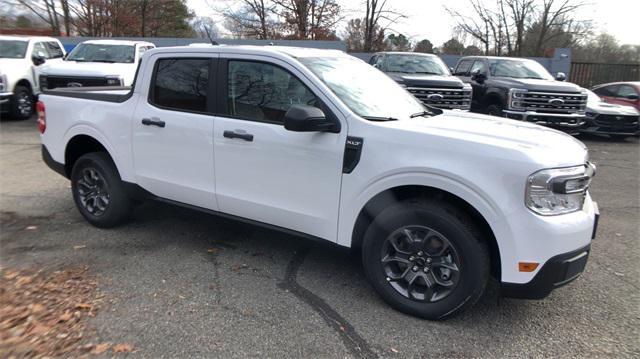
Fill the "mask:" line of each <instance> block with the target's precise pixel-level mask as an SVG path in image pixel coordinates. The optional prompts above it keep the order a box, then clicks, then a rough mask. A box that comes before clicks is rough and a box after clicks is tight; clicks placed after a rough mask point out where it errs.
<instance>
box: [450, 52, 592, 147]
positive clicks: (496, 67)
mask: <svg viewBox="0 0 640 359" xmlns="http://www.w3.org/2000/svg"><path fill="white" fill-rule="evenodd" d="M454 75H456V76H458V77H460V78H461V79H462V80H463V81H464V82H468V83H470V84H471V85H472V86H473V101H472V103H471V109H472V111H475V112H483V113H487V114H490V115H493V116H500V117H504V116H506V117H508V118H512V119H516V120H522V121H527V122H533V123H537V124H540V125H545V126H549V127H553V128H556V129H561V130H564V131H566V132H569V133H572V134H576V133H578V130H579V129H580V127H582V126H583V125H584V122H585V110H586V105H587V93H586V90H584V89H582V88H581V87H579V86H578V85H575V84H572V83H567V82H564V80H565V75H564V74H563V73H558V74H557V75H556V77H555V78H554V77H553V76H551V74H549V72H548V71H547V70H546V69H545V68H544V67H543V66H542V65H540V64H539V63H537V62H536V61H533V60H529V59H521V58H507V57H492V56H468V57H463V58H461V59H460V60H459V61H458V64H457V66H456V68H455V70H454Z"/></svg>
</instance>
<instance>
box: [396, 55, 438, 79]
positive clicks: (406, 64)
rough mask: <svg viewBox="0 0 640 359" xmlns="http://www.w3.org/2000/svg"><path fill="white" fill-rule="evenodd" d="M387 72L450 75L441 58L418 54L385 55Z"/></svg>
mask: <svg viewBox="0 0 640 359" xmlns="http://www.w3.org/2000/svg"><path fill="white" fill-rule="evenodd" d="M387 72H401V73H408V74H427V75H444V76H447V75H450V73H449V69H448V68H447V66H445V64H444V63H443V62H442V60H440V59H439V58H437V57H431V56H420V55H387Z"/></svg>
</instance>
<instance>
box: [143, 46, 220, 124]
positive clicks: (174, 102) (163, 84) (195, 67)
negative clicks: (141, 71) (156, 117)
mask: <svg viewBox="0 0 640 359" xmlns="http://www.w3.org/2000/svg"><path fill="white" fill-rule="evenodd" d="M210 63H211V61H210V60H209V59H192V58H179V59H160V60H158V61H157V62H156V65H155V69H154V71H155V72H154V78H153V81H152V87H151V96H150V98H149V100H150V102H151V103H152V104H154V105H157V106H159V107H163V108H167V109H173V110H178V111H189V112H206V111H207V97H208V96H210V94H209V93H208V92H209V65H210Z"/></svg>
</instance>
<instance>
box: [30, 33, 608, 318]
mask: <svg viewBox="0 0 640 359" xmlns="http://www.w3.org/2000/svg"><path fill="white" fill-rule="evenodd" d="M38 109H39V119H38V123H39V129H40V131H41V133H42V143H43V152H42V153H43V159H44V161H45V162H46V163H47V164H48V165H49V166H50V167H51V168H52V169H54V170H55V171H57V172H58V173H60V174H62V175H64V176H66V177H68V178H70V180H71V184H72V194H73V198H74V201H75V203H76V206H77V207H78V210H79V211H80V213H81V214H82V215H83V216H84V217H85V218H86V219H87V221H89V222H90V223H92V224H93V225H96V226H98V227H112V226H115V225H117V224H120V223H122V222H123V221H124V220H125V219H126V218H127V215H128V213H129V211H130V210H131V208H132V204H133V203H135V202H136V201H137V200H143V199H149V198H150V199H155V200H160V201H165V202H169V203H174V204H178V205H181V206H186V207H189V208H193V209H197V210H201V211H205V212H208V213H212V214H217V215H222V216H226V217H232V218H238V219H242V220H243V221H245V222H247V221H248V222H251V223H255V224H259V225H264V226H270V227H272V228H276V229H280V230H283V231H287V232H292V233H296V234H299V235H301V236H306V237H312V238H316V239H322V240H326V241H330V242H334V243H337V244H338V245H341V246H347V247H352V248H355V249H359V250H361V252H362V259H363V266H364V270H365V273H366V275H367V278H368V280H369V282H370V283H371V285H372V286H373V287H374V288H375V289H376V291H377V292H378V293H379V294H380V295H381V296H382V298H383V299H384V300H386V301H387V302H388V303H389V304H390V305H392V306H393V307H394V308H397V309H398V310H401V311H404V312H406V313H410V314H413V315H418V316H421V317H424V318H429V319H440V318H446V317H448V316H450V315H452V314H455V313H457V312H459V311H461V310H462V309H464V308H468V307H470V306H471V305H473V304H474V303H475V302H476V301H477V300H478V299H479V298H480V296H481V295H482V293H483V291H484V289H485V286H486V284H487V281H488V278H489V276H490V275H492V276H494V277H495V278H497V280H498V281H500V283H501V287H502V292H503V293H504V295H508V296H512V297H520V298H542V297H544V296H546V295H547V294H549V292H550V291H551V290H552V289H554V288H556V287H558V286H560V285H563V284H566V283H568V282H570V281H571V280H573V279H575V278H576V277H578V275H579V274H580V273H581V272H582V271H583V269H584V267H585V265H586V262H587V257H588V254H589V250H590V242H591V239H592V238H593V236H594V235H595V230H596V224H597V217H598V211H597V206H596V205H595V203H594V202H592V200H591V198H590V196H589V194H588V192H587V188H588V186H589V183H590V181H591V177H592V176H593V175H594V173H595V172H594V167H593V166H592V165H591V164H590V163H589V162H588V154H587V150H586V148H585V146H584V145H583V144H582V143H581V142H579V141H577V140H575V139H573V138H572V137H570V136H568V135H566V134H563V133H561V132H558V131H555V130H552V129H548V128H544V127H540V126H537V125H534V124H528V123H522V122H518V121H513V120H508V119H503V118H497V117H490V116H485V115H478V114H471V113H460V112H454V111H440V110H437V109H433V108H429V107H425V106H424V105H423V104H422V103H421V102H419V101H418V100H416V99H415V98H414V97H413V96H411V94H410V93H408V92H407V91H405V90H404V89H403V88H402V87H400V86H399V85H398V84H396V83H395V82H394V81H393V80H392V79H390V78H389V77H387V76H386V75H385V74H383V73H382V72H380V71H378V70H376V69H375V68H373V67H371V66H369V65H367V64H366V63H365V62H363V61H361V60H358V59H356V58H353V57H351V56H349V55H347V54H344V53H342V52H340V51H329V50H312V49H296V48H280V47H234V46H209V47H202V46H199V47H177V48H162V49H155V50H151V51H149V53H147V54H146V55H145V56H144V57H143V58H142V63H141V66H140V70H139V72H138V78H137V80H136V82H135V87H134V88H131V89H120V90H117V89H106V90H100V89H98V88H92V89H78V88H68V89H60V90H53V91H46V92H45V93H44V94H43V95H42V96H41V102H39V103H38Z"/></svg>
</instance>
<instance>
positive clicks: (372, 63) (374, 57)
mask: <svg viewBox="0 0 640 359" xmlns="http://www.w3.org/2000/svg"><path fill="white" fill-rule="evenodd" d="M376 61H378V56H376V55H373V56H371V58H370V59H369V64H370V65H374V64H375V63H376Z"/></svg>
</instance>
